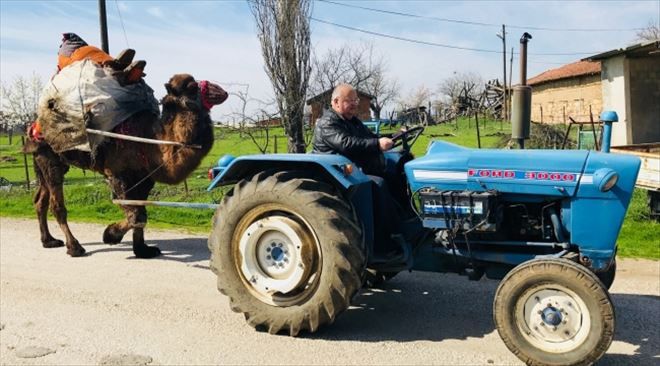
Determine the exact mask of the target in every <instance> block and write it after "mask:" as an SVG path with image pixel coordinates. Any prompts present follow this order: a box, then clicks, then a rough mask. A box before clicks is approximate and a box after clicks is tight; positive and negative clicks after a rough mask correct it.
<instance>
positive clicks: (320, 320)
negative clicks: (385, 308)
mask: <svg viewBox="0 0 660 366" xmlns="http://www.w3.org/2000/svg"><path fill="white" fill-rule="evenodd" d="M302 176H304V174H303V173H302V172H301V173H298V172H278V173H275V174H269V173H260V174H257V175H256V176H254V177H253V178H252V179H251V180H249V181H248V180H243V181H241V182H239V183H237V184H236V186H235V187H234V189H233V191H232V192H230V194H228V195H227V196H226V197H225V198H224V199H223V201H222V203H221V204H220V207H218V209H217V211H216V214H215V216H214V218H213V229H212V232H211V235H210V237H209V249H210V250H211V254H212V255H211V269H212V270H213V272H214V273H215V274H216V275H217V276H218V290H219V291H220V292H221V293H223V294H224V295H227V296H228V297H229V300H230V306H231V309H232V310H233V311H235V312H239V313H243V315H244V316H245V319H246V320H247V322H248V324H250V325H251V326H253V327H255V328H257V329H261V330H267V331H268V332H269V333H273V334H274V333H279V332H288V333H289V334H290V335H291V336H295V335H297V334H298V332H300V331H301V330H307V331H310V332H314V331H316V330H317V329H318V328H319V327H320V326H322V325H324V324H329V323H332V322H333V321H334V320H335V318H336V316H337V315H338V314H340V313H341V312H342V311H344V310H346V309H347V308H348V306H349V304H350V301H351V299H352V298H353V296H354V295H355V294H356V293H357V291H358V290H359V289H360V287H361V284H362V282H361V279H362V271H363V269H364V268H363V267H364V256H363V254H362V250H361V249H360V247H361V243H362V233H361V229H360V226H359V223H358V222H356V218H355V215H354V212H353V209H352V207H351V206H350V205H349V204H347V203H346V202H345V201H344V200H343V199H342V198H341V197H339V196H338V195H337V194H336V193H334V189H333V187H331V186H329V185H327V184H324V183H321V182H318V181H315V180H312V179H307V178H301V177H302Z"/></svg>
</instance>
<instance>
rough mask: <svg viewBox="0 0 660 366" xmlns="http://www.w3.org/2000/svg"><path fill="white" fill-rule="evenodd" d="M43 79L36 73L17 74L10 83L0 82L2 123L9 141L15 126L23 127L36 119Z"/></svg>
mask: <svg viewBox="0 0 660 366" xmlns="http://www.w3.org/2000/svg"><path fill="white" fill-rule="evenodd" d="M43 86H44V84H43V81H42V80H41V77H39V75H37V74H36V73H33V74H32V75H31V76H30V77H23V76H17V77H16V78H15V79H14V80H13V81H12V83H11V84H5V83H3V84H2V87H1V89H0V91H1V95H2V103H1V105H0V111H1V112H2V119H3V121H2V123H3V124H4V125H5V128H6V129H7V130H8V131H9V136H10V143H11V135H12V131H13V130H14V129H15V128H21V129H25V127H26V126H27V124H28V123H30V122H32V121H34V120H36V119H37V106H38V104H39V95H40V94H41V90H42V89H43Z"/></svg>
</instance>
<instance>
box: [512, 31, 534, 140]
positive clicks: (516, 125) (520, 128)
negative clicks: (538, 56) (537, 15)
mask: <svg viewBox="0 0 660 366" xmlns="http://www.w3.org/2000/svg"><path fill="white" fill-rule="evenodd" d="M530 39H532V35H531V34H529V33H527V32H525V33H523V35H522V37H521V38H520V85H516V86H514V87H513V97H512V99H511V107H512V108H511V138H512V139H515V140H517V141H518V146H519V147H520V148H521V149H524V148H525V139H528V138H529V125H530V123H531V122H530V121H531V119H532V88H531V87H530V86H528V85H527V42H529V40H530Z"/></svg>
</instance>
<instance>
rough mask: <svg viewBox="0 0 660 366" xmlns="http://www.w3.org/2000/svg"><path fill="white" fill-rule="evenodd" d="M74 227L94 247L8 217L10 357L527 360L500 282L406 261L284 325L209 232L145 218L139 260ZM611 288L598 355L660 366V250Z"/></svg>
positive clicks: (3, 337) (2, 222) (97, 232)
mask: <svg viewBox="0 0 660 366" xmlns="http://www.w3.org/2000/svg"><path fill="white" fill-rule="evenodd" d="M71 226H72V230H73V232H74V234H75V235H77V237H78V239H79V240H80V242H81V243H82V244H83V246H85V247H86V249H87V252H88V253H89V255H88V256H86V257H83V258H70V257H68V256H67V255H66V254H65V249H64V248H56V249H43V248H42V247H41V245H40V242H39V232H38V227H37V223H36V220H17V219H8V218H0V364H2V365H24V364H30V365H74V364H75V365H81V364H94V365H96V364H103V365H112V364H149V365H173V364H176V365H182V364H249V365H255V364H301V365H302V364H304V365H324V364H344V365H371V364H395V365H402V364H406V365H410V364H424V365H428V364H434V365H490V364H495V365H512V364H520V362H519V361H518V359H517V358H516V357H515V356H513V354H511V353H510V352H509V351H508V350H507V348H506V347H505V346H504V344H503V343H502V341H501V340H500V338H499V336H498V335H497V331H496V330H495V329H494V326H493V322H492V309H491V308H492V299H493V294H494V292H495V289H496V286H497V282H495V281H489V280H482V281H480V282H470V281H468V280H467V279H466V278H464V277H460V276H457V275H451V274H444V275H443V274H433V273H421V272H413V273H402V274H400V275H398V276H397V277H395V278H394V279H393V280H392V281H390V282H389V283H387V284H386V285H385V287H384V288H383V289H382V290H364V291H363V292H362V293H361V294H360V295H359V296H358V297H357V298H356V299H355V301H354V306H352V307H351V308H350V309H349V310H348V311H347V312H345V313H344V314H342V315H341V316H340V317H339V318H338V319H337V321H336V322H335V323H334V324H333V325H331V326H329V327H325V328H323V329H322V330H321V331H319V332H317V333H315V334H304V335H302V336H301V337H297V338H291V337H288V336H274V335H269V334H267V333H261V332H257V331H255V330H254V329H252V328H251V327H249V326H248V325H246V324H245V321H244V319H243V316H242V315H240V314H236V313H233V312H232V311H231V310H230V309H229V306H228V301H227V298H226V297H224V296H222V295H221V294H220V293H219V292H217V290H216V286H215V276H214V275H213V273H212V272H211V271H210V270H209V269H208V259H209V252H208V250H207V248H206V238H205V237H201V236H198V235H191V234H185V233H180V232H174V231H155V230H151V229H147V232H146V236H147V240H148V242H149V243H150V244H156V243H157V244H158V245H159V246H160V248H161V249H162V250H163V252H164V255H163V256H161V257H159V258H156V259H150V260H142V259H136V258H134V257H133V252H132V250H131V247H130V245H127V244H120V245H116V246H109V245H106V244H103V243H102V242H101V233H102V231H103V226H101V225H92V224H77V223H73V224H72V225H71ZM52 232H53V234H54V235H55V236H57V237H60V238H61V237H62V235H61V234H60V231H59V229H58V228H57V227H56V226H55V225H53V227H52ZM128 244H130V242H128ZM611 292H612V297H613V301H614V304H615V307H616V315H617V328H616V336H615V341H614V343H613V344H612V346H611V348H610V349H609V351H608V353H607V354H606V355H605V356H604V357H603V359H602V360H601V361H600V362H599V363H598V364H599V365H636V366H641V365H658V364H660V316H658V314H659V311H660V262H657V261H647V260H620V261H619V271H618V273H617V279H616V281H615V282H614V285H613V287H612V289H611Z"/></svg>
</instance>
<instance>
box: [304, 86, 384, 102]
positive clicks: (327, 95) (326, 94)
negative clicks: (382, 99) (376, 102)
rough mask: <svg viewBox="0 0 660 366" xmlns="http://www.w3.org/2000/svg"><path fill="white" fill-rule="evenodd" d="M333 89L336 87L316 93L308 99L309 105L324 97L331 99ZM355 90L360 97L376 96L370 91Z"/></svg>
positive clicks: (371, 97) (372, 97)
mask: <svg viewBox="0 0 660 366" xmlns="http://www.w3.org/2000/svg"><path fill="white" fill-rule="evenodd" d="M333 90H334V89H328V90H326V91H324V92H323V93H321V94H319V95H315V96H313V97H311V98H309V99H307V104H308V105H309V104H312V103H314V102H317V101H319V100H323V99H326V98H327V100H329V99H330V95H331V94H332V91H333ZM355 91H356V92H357V95H358V97H360V98H369V99H374V96H373V95H371V94H369V93H366V92H363V91H362V90H359V89H356V90H355Z"/></svg>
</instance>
